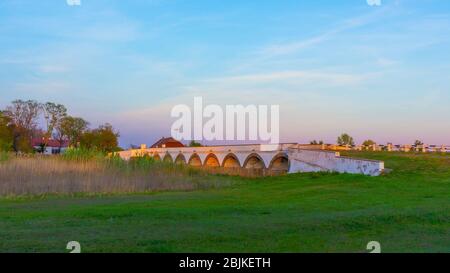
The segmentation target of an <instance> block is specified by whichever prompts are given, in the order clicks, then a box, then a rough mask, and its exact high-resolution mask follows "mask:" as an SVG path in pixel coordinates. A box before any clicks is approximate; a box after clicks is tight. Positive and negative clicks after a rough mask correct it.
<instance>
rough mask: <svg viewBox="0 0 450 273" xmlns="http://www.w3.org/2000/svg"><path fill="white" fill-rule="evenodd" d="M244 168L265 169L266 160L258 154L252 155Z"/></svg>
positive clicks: (248, 157)
mask: <svg viewBox="0 0 450 273" xmlns="http://www.w3.org/2000/svg"><path fill="white" fill-rule="evenodd" d="M243 167H244V168H245V169H265V168H266V166H265V164H264V160H263V159H262V158H261V156H260V155H259V154H257V153H252V154H249V155H248V156H247V159H246V160H245V162H244V165H243Z"/></svg>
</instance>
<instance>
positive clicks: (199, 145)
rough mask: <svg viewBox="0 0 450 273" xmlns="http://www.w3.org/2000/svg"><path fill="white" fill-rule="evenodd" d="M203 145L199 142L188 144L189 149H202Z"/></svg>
mask: <svg viewBox="0 0 450 273" xmlns="http://www.w3.org/2000/svg"><path fill="white" fill-rule="evenodd" d="M202 146H203V145H202V144H201V143H199V142H196V141H195V140H191V142H189V147H202Z"/></svg>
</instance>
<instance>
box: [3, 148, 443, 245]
mask: <svg viewBox="0 0 450 273" xmlns="http://www.w3.org/2000/svg"><path fill="white" fill-rule="evenodd" d="M347 155H348V154H347ZM350 155H352V156H357V157H364V158H371V159H380V160H384V161H385V163H386V167H387V168H390V169H392V170H393V171H392V172H391V173H389V174H387V175H385V176H381V177H365V176H360V175H339V174H295V175H287V176H282V177H266V178H257V179H249V178H230V177H225V176H223V177H222V176H214V179H218V180H222V179H223V180H224V181H226V183H228V184H227V185H228V186H226V187H223V188H220V187H219V188H217V187H216V188H210V189H197V190H191V191H184V192H183V191H178V192H177V191H169V192H159V193H145V194H143V193H141V194H139V193H136V194H126V195H114V194H110V195H103V196H102V195H95V196H86V195H82V194H80V195H77V196H62V195H50V196H34V197H33V196H29V197H28V196H25V197H0V252H67V250H66V249H65V247H66V244H67V242H68V241H72V240H75V241H79V242H80V243H81V247H82V252H367V250H366V245H367V243H368V242H369V241H373V240H375V241H379V242H380V243H381V247H382V251H383V252H450V156H449V155H438V154H418V155H415V154H406V153H384V152H379V153H369V152H367V153H363V152H351V153H350ZM0 175H1V174H0ZM230 179H231V180H233V183H230Z"/></svg>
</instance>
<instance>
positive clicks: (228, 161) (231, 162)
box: [222, 153, 241, 168]
mask: <svg viewBox="0 0 450 273" xmlns="http://www.w3.org/2000/svg"><path fill="white" fill-rule="evenodd" d="M222 167H223V168H240V167H241V163H240V162H239V159H238V158H237V156H236V155H235V154H233V153H229V154H227V155H226V156H225V158H224V159H223V162H222Z"/></svg>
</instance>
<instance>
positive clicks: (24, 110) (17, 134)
mask: <svg viewBox="0 0 450 273" xmlns="http://www.w3.org/2000/svg"><path fill="white" fill-rule="evenodd" d="M11 104H12V105H10V106H8V107H7V108H6V111H4V115H6V116H7V117H8V118H9V119H10V122H11V124H12V128H13V149H14V151H15V152H16V153H17V152H19V141H22V143H24V142H26V141H29V140H28V139H24V138H27V137H30V136H31V134H32V132H33V130H34V129H35V128H36V126H37V119H38V116H39V112H40V109H41V105H40V104H39V103H38V102H37V101H34V100H27V101H23V100H15V101H13V102H12V103H11Z"/></svg>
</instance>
